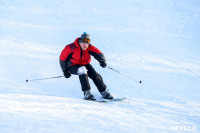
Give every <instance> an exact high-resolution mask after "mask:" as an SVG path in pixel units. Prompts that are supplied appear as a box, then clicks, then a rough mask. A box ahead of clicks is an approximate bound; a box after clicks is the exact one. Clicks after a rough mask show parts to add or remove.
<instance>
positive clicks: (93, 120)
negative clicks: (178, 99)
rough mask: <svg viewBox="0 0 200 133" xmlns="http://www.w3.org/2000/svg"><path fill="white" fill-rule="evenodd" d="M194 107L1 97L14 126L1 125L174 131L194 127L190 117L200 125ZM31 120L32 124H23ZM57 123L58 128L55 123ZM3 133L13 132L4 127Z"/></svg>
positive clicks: (142, 101) (69, 129)
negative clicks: (184, 127)
mask: <svg viewBox="0 0 200 133" xmlns="http://www.w3.org/2000/svg"><path fill="white" fill-rule="evenodd" d="M192 104H193V106H192V107H195V108H194V110H193V112H191V111H190V107H191V104H190V103H186V104H176V103H173V102H168V101H155V100H148V99H141V98H127V99H126V100H124V102H111V103H96V102H91V101H85V100H81V99H77V98H64V97H57V96H45V95H43V96H42V95H30V94H1V95H0V105H1V107H4V108H0V116H1V118H2V119H3V120H4V119H5V118H10V117H11V116H12V123H2V121H1V123H0V125H1V126H2V127H6V126H12V125H14V127H13V128H14V129H17V130H18V131H26V132H29V131H30V132H32V131H43V129H42V128H43V126H44V127H46V126H48V125H51V126H50V127H49V128H48V129H45V132H52V131H53V130H54V128H56V127H57V126H63V127H61V128H59V129H57V131H58V132H66V131H67V132H74V128H75V129H77V128H79V127H84V129H77V130H76V132H77V131H80V132H88V131H89V132H100V130H101V129H104V128H107V131H105V132H132V131H133V130H135V129H136V128H138V126H139V127H140V129H139V130H138V131H140V130H142V129H147V130H148V129H153V131H157V130H162V131H166V132H168V131H169V132H170V131H172V127H173V125H193V124H194V123H193V122H188V120H187V117H190V118H193V121H196V122H199V117H196V116H198V115H199V113H200V112H199V111H195V110H196V109H197V108H199V107H200V104H198V103H192ZM91 107H92V108H91ZM183 110H184V111H183ZM177 114H179V115H180V114H181V116H182V117H181V118H180V117H177ZM113 118H114V119H113ZM27 119H29V121H27V123H23V122H24V121H26V120H27ZM180 119H181V123H180ZM86 120H87V121H86ZM37 121H39V125H38V127H37V130H36V129H34V130H33V129H29V128H30V127H29V126H30V125H31V124H35V123H36V122H37ZM55 121H56V122H57V123H56V125H55V124H53V123H54V122H55ZM88 121H89V122H88ZM22 123H23V124H22ZM63 123H67V124H66V125H63ZM146 125H148V126H146ZM72 127H73V128H72ZM14 129H13V130H14ZM127 129H128V130H127ZM131 130H132V131H131ZM3 131H9V129H6V128H3ZM10 131H12V130H11V129H10ZM136 131H137V130H136Z"/></svg>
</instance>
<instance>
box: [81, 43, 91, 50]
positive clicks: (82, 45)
mask: <svg viewBox="0 0 200 133" xmlns="http://www.w3.org/2000/svg"><path fill="white" fill-rule="evenodd" d="M80 46H81V49H82V50H86V49H87V48H88V46H89V43H87V42H83V43H80Z"/></svg>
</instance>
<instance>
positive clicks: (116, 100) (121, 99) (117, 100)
mask: <svg viewBox="0 0 200 133" xmlns="http://www.w3.org/2000/svg"><path fill="white" fill-rule="evenodd" d="M125 99H126V98H114V99H96V100H87V101H92V102H98V103H108V102H122V101H123V100H125ZM84 100H86V99H84Z"/></svg>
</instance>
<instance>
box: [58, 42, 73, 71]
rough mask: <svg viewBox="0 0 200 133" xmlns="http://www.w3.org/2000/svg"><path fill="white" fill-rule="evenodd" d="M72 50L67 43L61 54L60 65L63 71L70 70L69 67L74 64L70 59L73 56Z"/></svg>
mask: <svg viewBox="0 0 200 133" xmlns="http://www.w3.org/2000/svg"><path fill="white" fill-rule="evenodd" d="M72 54H73V53H72V51H71V49H70V48H69V46H68V45H67V46H66V47H65V48H64V49H63V51H62V52H61V54H60V67H61V69H62V71H63V72H65V71H68V70H67V69H68V67H69V66H70V65H71V64H72V62H71V61H70V59H71V58H72Z"/></svg>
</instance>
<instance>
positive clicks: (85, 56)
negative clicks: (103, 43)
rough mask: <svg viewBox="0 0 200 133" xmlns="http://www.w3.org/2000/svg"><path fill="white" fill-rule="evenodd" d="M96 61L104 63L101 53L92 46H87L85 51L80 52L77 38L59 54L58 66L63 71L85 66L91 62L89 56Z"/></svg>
mask: <svg viewBox="0 0 200 133" xmlns="http://www.w3.org/2000/svg"><path fill="white" fill-rule="evenodd" d="M90 55H92V56H94V58H95V59H96V60H98V61H99V62H100V61H105V57H104V55H103V53H102V52H101V51H100V50H99V49H97V48H96V47H95V46H93V45H92V44H89V46H88V48H87V49H86V50H82V49H81V47H80V45H79V38H77V39H76V40H75V41H74V42H73V43H71V44H69V45H67V46H66V47H65V48H64V49H63V50H62V52H61V54H60V65H61V68H62V70H63V71H65V70H67V68H68V67H69V66H73V65H77V64H78V65H82V66H84V65H87V64H89V63H90V61H91V56H90Z"/></svg>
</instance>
